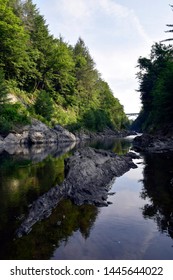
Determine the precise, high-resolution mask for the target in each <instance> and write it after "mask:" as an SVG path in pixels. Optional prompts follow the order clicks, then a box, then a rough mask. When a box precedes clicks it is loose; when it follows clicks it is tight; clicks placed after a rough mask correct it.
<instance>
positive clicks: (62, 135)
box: [54, 125, 76, 143]
mask: <svg viewBox="0 0 173 280" xmlns="http://www.w3.org/2000/svg"><path fill="white" fill-rule="evenodd" d="M54 131H55V132H56V134H57V137H58V142H59V143H62V142H63V143H64V142H75V141H76V136H75V135H74V134H72V133H71V132H69V131H68V130H67V129H65V128H63V127H62V126H60V125H55V127H54Z"/></svg>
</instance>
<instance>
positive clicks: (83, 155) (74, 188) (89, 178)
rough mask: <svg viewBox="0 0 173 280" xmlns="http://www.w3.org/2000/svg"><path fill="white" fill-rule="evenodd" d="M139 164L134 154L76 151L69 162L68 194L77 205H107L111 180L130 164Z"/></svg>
mask: <svg viewBox="0 0 173 280" xmlns="http://www.w3.org/2000/svg"><path fill="white" fill-rule="evenodd" d="M134 167H136V166H135V164H134V163H133V162H132V159H131V157H130V156H128V155H127V156H118V155H116V154H115V153H113V152H108V151H104V150H96V149H92V148H89V147H88V148H84V149H81V150H78V151H76V152H75V154H74V155H73V156H72V157H71V158H69V159H68V160H67V162H66V164H65V175H66V179H65V181H64V183H63V186H64V187H65V189H66V196H67V197H69V198H70V199H72V200H73V201H74V203H75V204H77V205H82V204H84V203H88V204H95V205H97V206H106V205H107V201H106V200H107V195H108V190H109V184H110V183H111V180H112V179H113V178H115V177H119V176H121V175H122V174H124V173H125V172H127V171H128V170H129V169H130V168H134Z"/></svg>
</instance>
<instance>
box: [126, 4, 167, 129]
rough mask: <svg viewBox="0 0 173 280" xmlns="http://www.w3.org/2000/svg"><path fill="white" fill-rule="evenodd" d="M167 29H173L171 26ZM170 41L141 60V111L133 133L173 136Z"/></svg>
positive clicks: (139, 66) (139, 64)
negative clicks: (138, 131)
mask: <svg viewBox="0 0 173 280" xmlns="http://www.w3.org/2000/svg"><path fill="white" fill-rule="evenodd" d="M171 7H172V8H173V6H171ZM167 26H168V27H173V25H171V24H168V25H167ZM167 32H173V30H172V29H170V30H168V31H167ZM171 40H172V38H170V39H169V38H168V39H167V40H164V41H162V42H159V43H155V44H154V45H153V46H152V48H151V52H150V56H149V57H140V58H139V59H138V65H137V66H138V69H139V71H138V73H137V78H138V81H139V89H138V91H139V92H140V98H141V102H142V109H141V112H140V114H139V117H138V118H137V119H136V121H135V122H134V123H133V125H132V128H133V129H138V130H140V131H144V132H150V133H155V132H162V133H165V134H167V133H170V132H171V133H172V132H173V46H172V45H171V44H169V45H168V44H166V42H168V41H171Z"/></svg>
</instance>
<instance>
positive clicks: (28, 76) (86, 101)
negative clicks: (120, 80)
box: [0, 0, 127, 130]
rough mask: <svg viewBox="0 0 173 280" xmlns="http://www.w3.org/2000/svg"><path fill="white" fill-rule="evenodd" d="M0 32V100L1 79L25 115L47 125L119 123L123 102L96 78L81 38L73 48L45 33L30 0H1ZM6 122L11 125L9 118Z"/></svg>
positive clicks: (90, 126) (122, 117) (99, 126)
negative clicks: (2, 73) (22, 105)
mask: <svg viewBox="0 0 173 280" xmlns="http://www.w3.org/2000/svg"><path fill="white" fill-rule="evenodd" d="M0 36H1V40H0V68H2V69H3V71H4V74H5V81H3V76H2V75H1V73H0V90H1V93H0V100H2V95H3V94H4V97H5V90H4V89H3V87H4V82H5V83H7V85H8V90H9V92H10V93H12V94H14V95H16V96H17V98H18V100H20V101H21V103H22V104H25V107H26V108H27V110H28V112H29V113H30V115H31V116H34V117H38V118H39V119H40V120H42V121H44V122H46V123H47V124H48V123H49V124H52V125H53V124H54V123H59V124H61V125H66V126H70V127H71V128H72V127H73V129H78V128H80V127H83V126H84V127H86V128H88V129H92V130H102V129H104V127H107V126H108V127H112V128H117V129H121V128H122V127H124V124H125V123H126V122H127V118H126V116H125V114H124V111H123V107H122V106H121V104H120V103H119V101H118V100H117V99H116V98H115V97H114V96H113V93H112V91H111V89H110V88H109V86H108V84H107V83H106V82H104V81H103V80H102V79H101V77H100V74H99V73H98V71H97V69H96V67H95V63H94V60H93V59H92V57H91V55H90V53H89V50H88V48H87V47H86V45H85V43H84V41H83V40H82V39H81V38H79V40H78V41H77V43H76V44H75V46H74V47H73V46H70V45H69V44H67V43H66V42H64V40H63V38H62V37H60V38H58V39H57V38H54V37H53V36H52V35H50V33H49V30H48V26H47V24H46V21H45V19H44V16H42V15H40V13H39V10H38V9H37V7H36V5H34V4H33V3H32V0H26V1H22V0H3V1H2V0H0ZM0 102H1V101H0ZM4 114H5V112H4ZM1 118H2V116H1ZM5 120H7V116H6V115H5ZM1 122H2V123H3V121H1ZM4 124H5V122H4ZM8 124H9V127H11V120H10V123H9V122H8V120H7V125H6V126H7V127H8ZM1 127H2V125H1ZM8 130H9V128H8Z"/></svg>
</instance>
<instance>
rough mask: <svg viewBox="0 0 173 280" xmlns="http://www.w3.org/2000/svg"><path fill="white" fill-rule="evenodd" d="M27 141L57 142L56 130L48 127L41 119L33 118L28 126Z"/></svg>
mask: <svg viewBox="0 0 173 280" xmlns="http://www.w3.org/2000/svg"><path fill="white" fill-rule="evenodd" d="M28 142H30V143H32V144H36V143H37V144H41V143H57V142H58V137H57V133H56V131H54V130H53V129H50V128H49V127H48V126H46V125H45V124H44V123H42V122H41V121H38V120H33V121H32V124H31V126H30V127H29V132H28Z"/></svg>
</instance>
